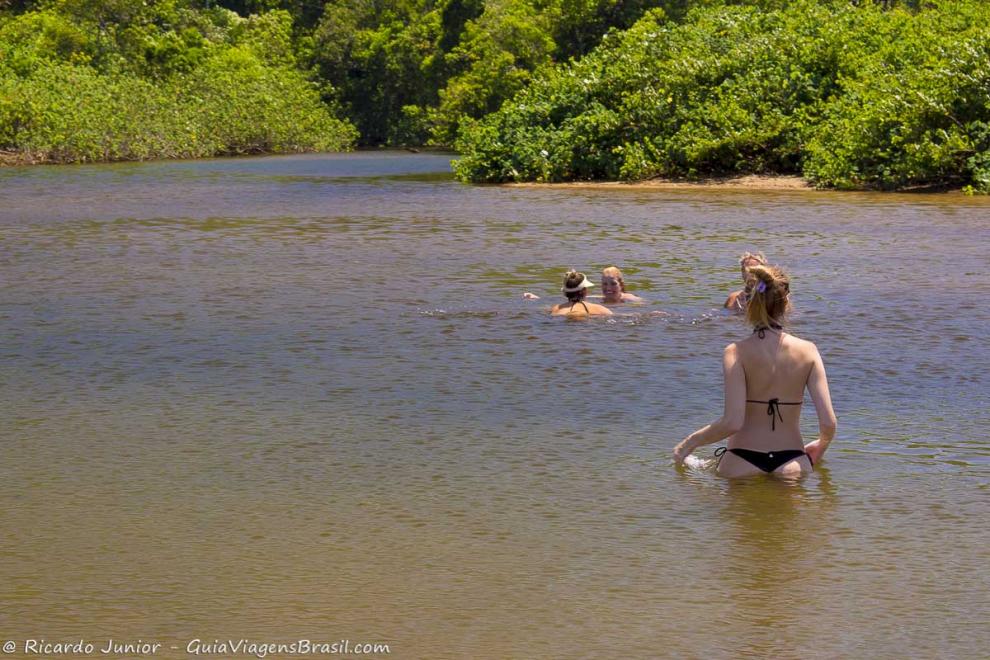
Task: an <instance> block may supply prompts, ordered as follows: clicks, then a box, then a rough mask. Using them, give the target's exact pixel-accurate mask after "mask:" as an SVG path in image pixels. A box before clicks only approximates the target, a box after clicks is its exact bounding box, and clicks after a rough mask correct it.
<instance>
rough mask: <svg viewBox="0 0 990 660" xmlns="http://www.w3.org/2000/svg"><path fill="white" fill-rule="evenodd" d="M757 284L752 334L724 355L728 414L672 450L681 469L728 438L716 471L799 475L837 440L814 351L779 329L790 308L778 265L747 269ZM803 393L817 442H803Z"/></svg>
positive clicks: (749, 314)
mask: <svg viewBox="0 0 990 660" xmlns="http://www.w3.org/2000/svg"><path fill="white" fill-rule="evenodd" d="M749 273H750V274H751V275H752V276H753V278H754V279H755V284H754V286H753V291H752V293H751V294H750V297H749V301H748V303H747V306H746V321H747V322H748V323H749V324H750V325H752V326H753V334H751V335H750V336H749V337H747V338H746V339H743V340H742V341H737V342H735V343H734V344H729V345H728V346H727V347H726V349H725V353H724V355H723V357H722V369H723V372H724V375H725V410H724V412H723V413H722V417H721V418H719V419H718V420H717V421H715V422H712V423H711V424H709V425H708V426H705V427H704V428H701V429H698V430H697V431H695V432H694V433H692V434H691V435H689V436H688V437H687V438H685V439H684V440H683V441H682V442H681V443H680V444H678V445H677V447H675V448H674V461H675V462H676V463H677V464H678V465H680V464H682V463H683V462H684V459H685V458H687V456H688V455H690V454H691V452H693V451H694V450H695V449H697V448H698V447H701V446H704V445H710V444H712V443H713V442H718V441H719V440H722V439H723V438H729V445H728V448H727V449H721V450H717V451H716V452H715V453H716V455H717V456H721V459H720V460H719V464H718V474H719V475H721V476H723V477H748V476H753V475H757V474H761V473H767V474H770V473H773V474H778V475H788V476H792V475H800V474H802V473H805V472H810V471H811V470H812V466H813V465H814V464H816V463H818V461H820V460H821V458H822V454H824V453H825V450H826V449H827V448H828V445H829V443H830V442H832V438H833V437H834V436H835V425H836V421H835V412H834V411H833V410H832V400H831V398H830V396H829V393H828V380H827V378H826V377H825V366H824V365H823V364H822V358H821V355H819V353H818V348H817V347H816V346H815V345H814V344H813V343H811V342H810V341H805V340H803V339H798V338H797V337H795V336H794V335H792V334H789V333H787V332H784V328H783V327H782V322H783V320H784V316H785V314H786V313H787V312H788V311H789V309H790V301H789V297H790V282H789V280H788V278H787V276H786V275H785V274H784V273H783V271H781V270H780V269H779V268H776V267H773V266H751V267H750V269H749ZM806 387H807V388H808V392H809V393H810V394H811V400H812V401H813V402H814V404H815V412H816V413H817V414H818V429H819V434H818V439H817V440H815V441H814V442H810V443H808V444H807V445H804V444H803V440H802V438H801V429H800V424H799V420H800V412H801V403H802V400H803V399H804V389H805V388H806Z"/></svg>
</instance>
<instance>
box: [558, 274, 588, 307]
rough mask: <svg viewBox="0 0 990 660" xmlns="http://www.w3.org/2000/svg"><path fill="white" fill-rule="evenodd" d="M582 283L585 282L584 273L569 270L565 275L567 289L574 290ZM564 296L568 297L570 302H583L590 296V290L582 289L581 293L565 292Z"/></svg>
mask: <svg viewBox="0 0 990 660" xmlns="http://www.w3.org/2000/svg"><path fill="white" fill-rule="evenodd" d="M581 282H584V273H581V272H578V271H576V270H569V271H567V274H566V275H564V288H565V289H573V288H574V287H576V286H578V285H579V284H581ZM564 295H565V296H567V299H568V300H572V301H578V300H582V299H583V298H584V297H585V296H587V295H588V290H587V289H581V290H579V291H571V292H567V291H565V292H564Z"/></svg>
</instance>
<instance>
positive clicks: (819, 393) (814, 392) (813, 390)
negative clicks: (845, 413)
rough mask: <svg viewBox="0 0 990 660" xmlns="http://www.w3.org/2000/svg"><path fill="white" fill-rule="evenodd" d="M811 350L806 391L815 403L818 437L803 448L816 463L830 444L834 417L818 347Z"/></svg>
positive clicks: (834, 422) (834, 424)
mask: <svg viewBox="0 0 990 660" xmlns="http://www.w3.org/2000/svg"><path fill="white" fill-rule="evenodd" d="M813 350H814V352H815V355H814V361H813V363H812V366H811V373H810V374H809V375H808V392H809V393H810V394H811V400H812V401H813V402H814V404H815V412H816V413H817V414H818V439H817V440H815V441H814V442H809V443H808V444H806V445H805V446H804V450H805V451H806V452H807V453H808V457H809V458H810V459H811V462H812V463H813V464H816V465H817V464H818V461H820V460H821V458H822V455H823V454H824V453H825V450H826V449H828V446H829V444H831V442H832V438H834V437H835V427H836V419H835V411H834V410H832V397H831V395H830V394H829V391H828V377H827V376H826V375H825V364H824V363H823V362H822V356H821V353H819V352H818V348H817V347H815V348H814V349H813Z"/></svg>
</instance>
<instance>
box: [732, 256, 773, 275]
mask: <svg viewBox="0 0 990 660" xmlns="http://www.w3.org/2000/svg"><path fill="white" fill-rule="evenodd" d="M766 265H768V264H767V258H766V257H765V256H764V255H763V253H762V252H744V253H743V255H742V256H741V257H739V272H740V273H741V274H742V278H743V282H745V281H746V280H747V279H749V278H747V276H746V273H747V272H748V271H749V269H750V268H752V267H753V266H766Z"/></svg>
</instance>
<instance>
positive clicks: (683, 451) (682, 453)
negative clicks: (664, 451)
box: [674, 438, 691, 465]
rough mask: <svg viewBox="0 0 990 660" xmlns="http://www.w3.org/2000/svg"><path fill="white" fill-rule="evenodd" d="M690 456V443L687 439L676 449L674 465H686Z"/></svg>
mask: <svg viewBox="0 0 990 660" xmlns="http://www.w3.org/2000/svg"><path fill="white" fill-rule="evenodd" d="M690 455H691V450H690V449H689V448H688V441H687V438H685V439H684V440H682V441H681V442H680V444H678V445H677V446H676V447H674V465H684V459H686V458H687V457H688V456H690Z"/></svg>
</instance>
